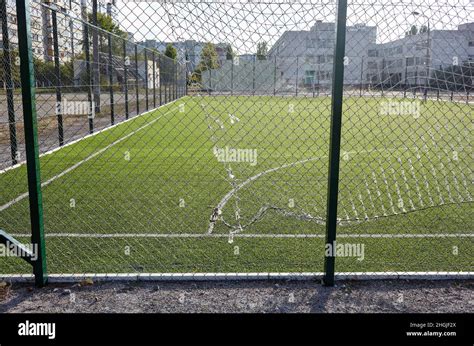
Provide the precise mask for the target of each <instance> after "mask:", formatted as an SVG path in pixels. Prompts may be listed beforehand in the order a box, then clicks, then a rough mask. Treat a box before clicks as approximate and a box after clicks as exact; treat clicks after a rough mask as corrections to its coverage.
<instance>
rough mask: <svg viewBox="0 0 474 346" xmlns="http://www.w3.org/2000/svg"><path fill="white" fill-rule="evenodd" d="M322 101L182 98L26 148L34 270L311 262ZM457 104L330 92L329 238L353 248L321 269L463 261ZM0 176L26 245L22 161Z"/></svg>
mask: <svg viewBox="0 0 474 346" xmlns="http://www.w3.org/2000/svg"><path fill="white" fill-rule="evenodd" d="M330 106H331V100H330V98H329V97H315V98H311V97H298V98H295V97H272V96H194V97H190V96H187V97H183V98H181V99H178V100H176V101H174V102H172V103H169V104H167V105H164V106H162V107H160V108H158V109H156V110H153V111H151V112H147V113H145V114H142V115H140V116H136V117H134V118H132V119H130V120H128V121H125V122H122V123H120V124H117V125H115V126H113V127H111V128H108V129H105V130H103V131H101V132H99V133H96V134H94V135H91V136H87V137H86V138H83V139H81V140H79V141H76V142H73V143H69V144H67V145H66V146H64V147H63V148H61V149H59V150H55V151H52V152H49V153H46V154H44V155H42V156H41V159H40V164H41V179H42V186H43V189H42V192H43V205H44V225H45V234H46V246H47V260H48V271H49V272H50V273H55V274H56V273H57V274H60V273H66V274H71V273H141V272H143V273H212V272H214V273H226V272H230V273H253V272H280V273H288V272H295V273H301V272H322V271H323V262H324V255H325V244H324V236H325V218H326V196H327V184H328V183H327V182H328V151H329V131H330V116H331V112H330ZM472 114H473V106H472V104H466V103H456V102H445V101H436V100H427V101H425V102H423V101H421V100H417V99H402V98H400V99H395V98H393V99H388V98H381V97H373V98H372V97H357V98H351V97H348V98H346V99H345V101H344V105H343V128H342V143H341V167H340V184H339V185H340V194H339V206H338V218H339V219H338V230H337V232H338V236H337V239H338V243H339V244H342V245H344V244H345V245H347V247H346V249H352V250H354V253H352V254H351V255H348V254H347V252H346V253H341V255H340V256H339V257H340V258H337V260H336V271H338V272H408V271H417V272H421V271H423V272H425V271H430V272H436V271H461V272H464V271H473V270H474V265H473V261H472V258H473V255H474V229H473V228H472V220H473V218H474V209H473V204H472V202H473V199H472V196H473V195H474V188H473V185H472V181H473V173H472V167H473V166H474V159H473V156H472ZM0 186H1V194H0V229H2V230H4V231H6V232H8V233H10V234H12V235H14V236H15V237H16V238H18V239H19V240H22V241H24V242H25V243H27V242H28V239H29V234H30V226H29V205H28V194H27V192H28V187H27V176H26V167H25V165H21V166H19V167H15V168H13V169H7V170H5V171H3V172H2V173H1V174H0ZM356 250H357V251H356ZM30 270H31V269H30V268H29V266H28V265H27V264H25V263H23V262H22V261H21V260H19V259H13V258H5V259H2V260H1V262H0V273H4V274H16V273H29V271H30Z"/></svg>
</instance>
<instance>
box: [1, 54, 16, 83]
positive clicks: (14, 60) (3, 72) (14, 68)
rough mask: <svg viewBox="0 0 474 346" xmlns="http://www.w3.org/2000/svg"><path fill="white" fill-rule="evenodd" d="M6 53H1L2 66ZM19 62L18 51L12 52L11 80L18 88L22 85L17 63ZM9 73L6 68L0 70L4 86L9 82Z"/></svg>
mask: <svg viewBox="0 0 474 346" xmlns="http://www.w3.org/2000/svg"><path fill="white" fill-rule="evenodd" d="M3 54H4V51H0V64H3V59H4V56H3ZM18 60H19V54H18V51H17V50H12V51H10V67H11V73H12V74H11V79H12V82H13V84H14V86H18V85H19V84H20V66H19V65H18V64H17V63H16V62H17V61H18ZM7 77H8V74H7V71H6V68H5V67H3V68H0V82H1V83H2V84H6V82H7Z"/></svg>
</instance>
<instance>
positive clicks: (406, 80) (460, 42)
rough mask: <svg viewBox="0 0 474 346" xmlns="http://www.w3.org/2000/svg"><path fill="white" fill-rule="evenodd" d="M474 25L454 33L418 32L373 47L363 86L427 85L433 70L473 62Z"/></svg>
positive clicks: (460, 27) (369, 52) (438, 31)
mask: <svg viewBox="0 0 474 346" xmlns="http://www.w3.org/2000/svg"><path fill="white" fill-rule="evenodd" d="M473 36H474V23H466V24H463V25H460V26H459V27H458V29H457V30H431V31H430V32H428V31H423V32H419V33H418V34H416V35H412V36H406V37H403V38H400V39H398V40H395V41H391V42H387V43H383V44H374V45H372V46H371V47H370V49H369V50H368V52H367V60H368V68H367V70H365V71H366V73H365V74H364V78H365V80H364V83H369V84H384V85H390V86H396V85H400V84H402V85H412V86H413V85H417V86H420V85H426V84H428V83H430V79H432V78H433V75H434V74H435V72H436V71H440V70H443V69H445V68H449V67H451V66H453V65H461V64H465V63H466V62H468V61H473V60H474V54H473V49H474V42H473V41H474V37H473Z"/></svg>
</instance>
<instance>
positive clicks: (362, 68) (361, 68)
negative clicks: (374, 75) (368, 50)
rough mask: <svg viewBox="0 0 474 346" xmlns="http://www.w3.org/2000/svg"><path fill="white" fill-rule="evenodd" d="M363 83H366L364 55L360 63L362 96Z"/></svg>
mask: <svg viewBox="0 0 474 346" xmlns="http://www.w3.org/2000/svg"><path fill="white" fill-rule="evenodd" d="M363 85H364V57H362V63H361V65H360V97H362V89H363Z"/></svg>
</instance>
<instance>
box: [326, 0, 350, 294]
mask: <svg viewBox="0 0 474 346" xmlns="http://www.w3.org/2000/svg"><path fill="white" fill-rule="evenodd" d="M337 12H338V14H337V32H336V35H337V38H336V47H335V51H334V67H333V71H334V72H333V89H332V105H331V135H330V147H329V171H328V177H329V180H328V197H327V216H326V247H330V249H332V251H331V253H330V254H329V255H325V257H324V279H323V282H324V285H326V286H334V269H335V248H334V246H335V241H336V227H337V200H338V194H339V162H340V151H341V127H342V103H343V94H344V84H343V83H344V55H345V42H346V16H347V0H339V1H338V7H337Z"/></svg>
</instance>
